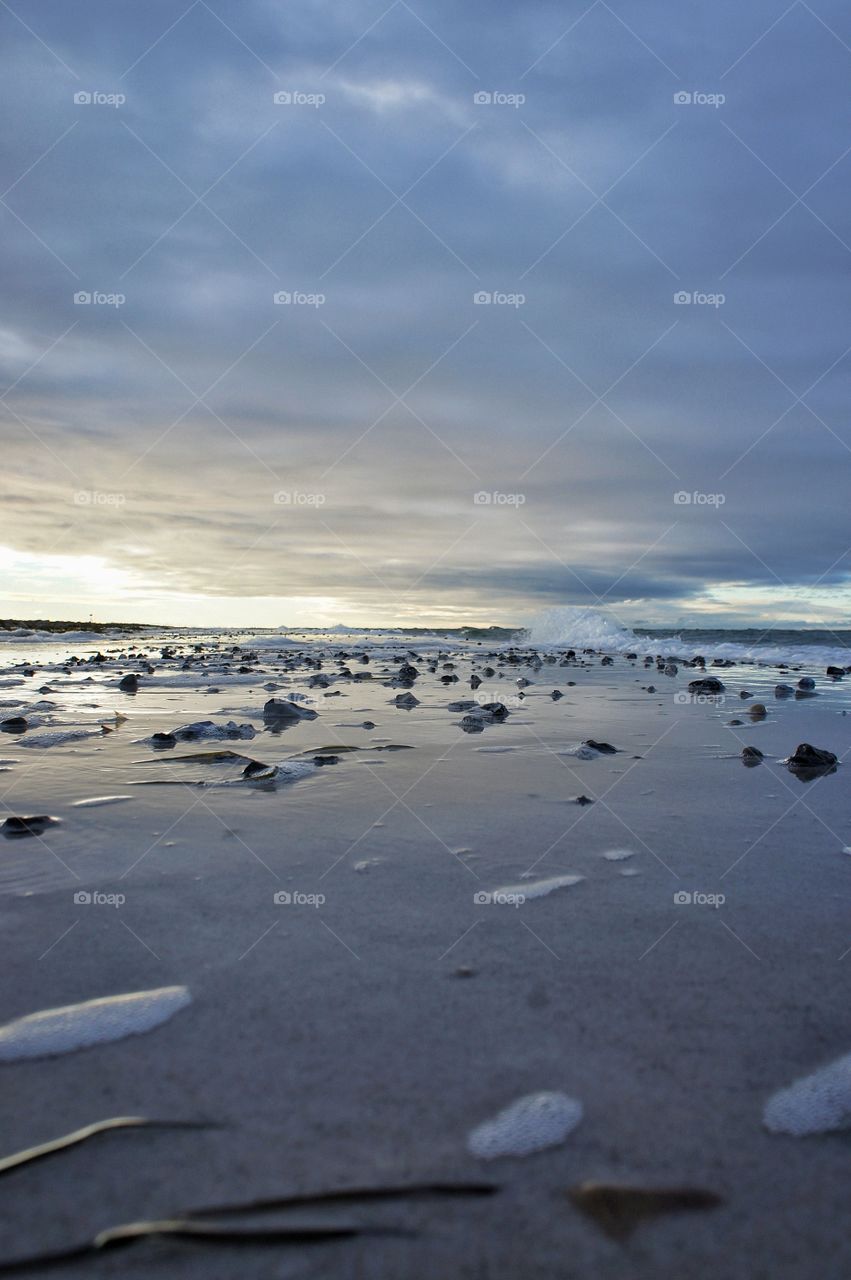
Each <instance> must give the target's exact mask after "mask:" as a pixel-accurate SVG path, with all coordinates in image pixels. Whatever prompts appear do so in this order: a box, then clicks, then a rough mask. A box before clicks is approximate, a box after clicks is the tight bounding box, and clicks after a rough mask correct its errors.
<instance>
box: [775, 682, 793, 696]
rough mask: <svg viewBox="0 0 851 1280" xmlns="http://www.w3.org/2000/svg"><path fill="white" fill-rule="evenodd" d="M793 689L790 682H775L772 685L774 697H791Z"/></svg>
mask: <svg viewBox="0 0 851 1280" xmlns="http://www.w3.org/2000/svg"><path fill="white" fill-rule="evenodd" d="M794 692H795V690H794V689H793V688H792V686H791V685H790V684H777V685H775V686H774V696H775V698H791V696H792V694H793V693H794Z"/></svg>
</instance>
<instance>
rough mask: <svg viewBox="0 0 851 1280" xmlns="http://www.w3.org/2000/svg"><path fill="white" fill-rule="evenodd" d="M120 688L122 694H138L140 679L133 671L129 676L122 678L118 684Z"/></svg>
mask: <svg viewBox="0 0 851 1280" xmlns="http://www.w3.org/2000/svg"><path fill="white" fill-rule="evenodd" d="M118 687H119V689H120V690H121V692H122V693H138V690H139V677H138V676H135V675H133V673H132V671H131V672H130V674H129V675H126V676H122V678H121V679H120V680H119V682H118Z"/></svg>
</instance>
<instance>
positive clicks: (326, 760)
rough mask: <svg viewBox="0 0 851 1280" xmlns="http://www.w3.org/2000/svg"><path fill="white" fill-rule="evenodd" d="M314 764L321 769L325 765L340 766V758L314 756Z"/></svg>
mask: <svg viewBox="0 0 851 1280" xmlns="http://www.w3.org/2000/svg"><path fill="white" fill-rule="evenodd" d="M313 763H314V764H315V765H319V766H320V767H321V766H322V765H325V764H339V763H340V757H339V756H314V757H313Z"/></svg>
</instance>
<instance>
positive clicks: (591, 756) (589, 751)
mask: <svg viewBox="0 0 851 1280" xmlns="http://www.w3.org/2000/svg"><path fill="white" fill-rule="evenodd" d="M555 754H556V755H557V756H571V757H572V758H573V759H574V760H596V759H597V757H598V756H599V754H600V752H599V751H595V750H594V748H593V747H589V746H588V745H587V744H586V743H584V742H574V743H573V744H572V745H571V746H569V747H562V748H561V750H560V751H556V753H555Z"/></svg>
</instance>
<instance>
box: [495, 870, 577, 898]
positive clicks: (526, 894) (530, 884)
mask: <svg viewBox="0 0 851 1280" xmlns="http://www.w3.org/2000/svg"><path fill="white" fill-rule="evenodd" d="M584 879H585V877H584V876H574V875H566V876H548V877H547V879H545V880H529V881H525V882H523V883H522V884H506V885H503V886H502V888H500V889H494V891H493V897H494V901H504V902H513V901H515V900H516V898H517V896H520V897H523V898H545V897H546V896H547V894H548V893H554V892H555V890H556V889H568V888H570V887H571V886H572V885H575V884H579V882H580V880H584Z"/></svg>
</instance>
